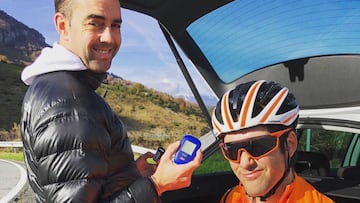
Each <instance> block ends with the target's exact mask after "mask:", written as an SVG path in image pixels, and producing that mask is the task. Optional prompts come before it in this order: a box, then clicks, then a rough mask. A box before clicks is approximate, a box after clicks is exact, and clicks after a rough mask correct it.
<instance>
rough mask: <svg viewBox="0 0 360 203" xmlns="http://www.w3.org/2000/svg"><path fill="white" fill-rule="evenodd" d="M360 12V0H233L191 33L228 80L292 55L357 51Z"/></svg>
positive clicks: (223, 77)
mask: <svg viewBox="0 0 360 203" xmlns="http://www.w3.org/2000/svg"><path fill="white" fill-rule="evenodd" d="M359 13H360V1H347V0H340V1H296V4H294V3H292V2H289V3H284V2H283V1H272V2H271V3H269V4H268V3H264V2H263V1H251V0H247V1H232V2H231V3H228V4H227V5H225V6H222V7H220V8H218V9H217V10H215V11H213V12H211V13H209V14H207V15H205V16H203V17H202V18H200V19H198V20H197V21H195V22H194V23H192V24H191V25H190V26H189V27H188V28H187V31H188V32H189V34H190V35H191V37H192V38H193V40H195V41H196V43H197V45H198V46H199V47H200V49H201V51H202V53H203V54H204V55H205V56H206V57H207V59H208V60H209V62H210V64H211V65H212V67H213V68H214V69H215V71H216V73H217V74H218V76H219V77H220V79H221V80H223V81H224V82H226V83H227V82H231V81H233V80H235V79H236V78H238V77H240V76H243V75H245V74H247V73H250V72H252V71H255V70H257V69H260V68H263V67H266V66H269V65H273V64H277V63H279V62H284V61H287V60H289V59H297V58H303V57H309V56H322V55H330V54H357V53H359V51H360V46H359V44H360V36H359V35H358V34H357V33H358V32H359V29H360V15H359ZM224 30H226V32H225V33H224Z"/></svg>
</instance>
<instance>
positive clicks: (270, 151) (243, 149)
mask: <svg viewBox="0 0 360 203" xmlns="http://www.w3.org/2000/svg"><path fill="white" fill-rule="evenodd" d="M290 131H291V128H286V129H284V130H279V131H276V132H273V133H270V134H269V135H264V136H272V137H276V145H275V146H274V147H273V148H272V149H270V150H269V151H267V152H265V153H264V154H262V155H259V156H253V155H252V154H251V153H250V152H248V151H247V150H246V149H245V148H239V149H238V152H237V158H236V160H232V159H230V158H229V157H228V156H226V153H225V151H224V145H225V143H220V144H219V147H220V149H221V152H222V153H223V156H224V157H225V159H227V160H228V161H230V162H233V163H240V159H241V153H242V152H246V153H247V154H248V155H249V156H250V157H251V158H253V159H256V160H258V159H261V158H263V157H265V156H267V155H269V154H270V153H272V152H273V151H275V150H276V149H277V148H279V145H280V141H279V140H280V137H281V136H282V135H284V134H285V133H288V132H290ZM239 142H241V141H238V142H237V141H235V142H229V143H239ZM247 142H249V140H247Z"/></svg>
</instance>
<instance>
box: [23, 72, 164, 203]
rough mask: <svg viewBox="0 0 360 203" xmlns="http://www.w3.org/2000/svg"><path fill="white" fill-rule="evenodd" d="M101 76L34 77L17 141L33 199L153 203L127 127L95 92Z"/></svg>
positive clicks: (150, 186) (151, 187)
mask: <svg viewBox="0 0 360 203" xmlns="http://www.w3.org/2000/svg"><path fill="white" fill-rule="evenodd" d="M103 77H104V74H96V73H93V72H91V71H87V70H84V71H57V72H50V73H46V74H42V75H40V76H37V77H36V78H35V80H34V81H33V82H32V84H31V86H30V87H29V89H28V91H27V93H26V95H25V98H24V103H23V116H22V121H21V122H22V123H21V124H22V139H23V144H24V156H25V162H26V166H27V170H28V177H29V182H30V185H31V187H32V189H33V190H34V191H35V193H36V194H37V197H36V198H37V201H38V202H141V203H142V202H157V201H159V198H158V196H157V193H156V191H155V188H154V185H153V184H152V182H151V181H150V179H149V178H145V177H141V175H140V174H139V172H138V171H137V169H136V165H135V162H134V157H133V152H132V149H131V145H130V142H129V139H128V137H127V133H126V130H125V128H124V125H123V124H122V123H121V121H120V120H119V119H118V118H117V116H116V115H115V113H114V112H113V111H112V109H111V108H110V106H109V105H108V104H107V103H106V102H105V100H104V99H103V98H102V97H101V96H99V95H98V94H97V93H96V92H95V91H94V90H95V89H96V88H97V87H98V86H99V85H100V82H101V81H102V79H103Z"/></svg>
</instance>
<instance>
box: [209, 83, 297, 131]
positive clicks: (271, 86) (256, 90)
mask: <svg viewBox="0 0 360 203" xmlns="http://www.w3.org/2000/svg"><path fill="white" fill-rule="evenodd" d="M298 115H299V106H298V104H297V103H296V100H295V97H294V95H293V94H291V93H289V90H288V89H287V88H286V87H281V85H280V84H278V83H276V82H272V81H270V82H268V81H265V80H259V81H252V82H248V83H243V84H240V85H238V86H237V87H235V88H234V89H231V90H229V91H227V92H226V93H225V94H224V95H223V97H222V98H221V99H220V101H219V102H218V103H217V106H216V108H215V109H214V111H213V115H212V125H213V128H214V131H215V134H216V135H217V136H220V135H222V134H224V133H229V132H234V131H238V130H241V129H245V128H250V127H254V126H257V125H262V124H265V125H267V124H280V125H284V126H290V125H291V124H293V123H294V121H296V120H297V118H298Z"/></svg>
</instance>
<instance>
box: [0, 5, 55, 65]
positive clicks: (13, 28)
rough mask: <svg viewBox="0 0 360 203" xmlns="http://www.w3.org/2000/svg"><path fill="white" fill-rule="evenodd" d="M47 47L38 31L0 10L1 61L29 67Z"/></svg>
mask: <svg viewBox="0 0 360 203" xmlns="http://www.w3.org/2000/svg"><path fill="white" fill-rule="evenodd" d="M47 46H49V45H48V44H47V43H46V42H45V38H44V37H43V36H42V35H41V34H40V33H39V32H38V31H36V30H35V29H32V28H29V27H28V26H26V25H24V24H23V23H21V22H19V21H17V20H16V19H15V18H13V17H11V16H10V15H8V14H7V13H5V12H4V11H2V10H0V61H4V62H7V63H16V64H21V65H27V64H29V63H31V62H32V61H34V59H35V58H36V57H37V56H38V55H39V54H40V51H41V49H42V48H44V47H47Z"/></svg>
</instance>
